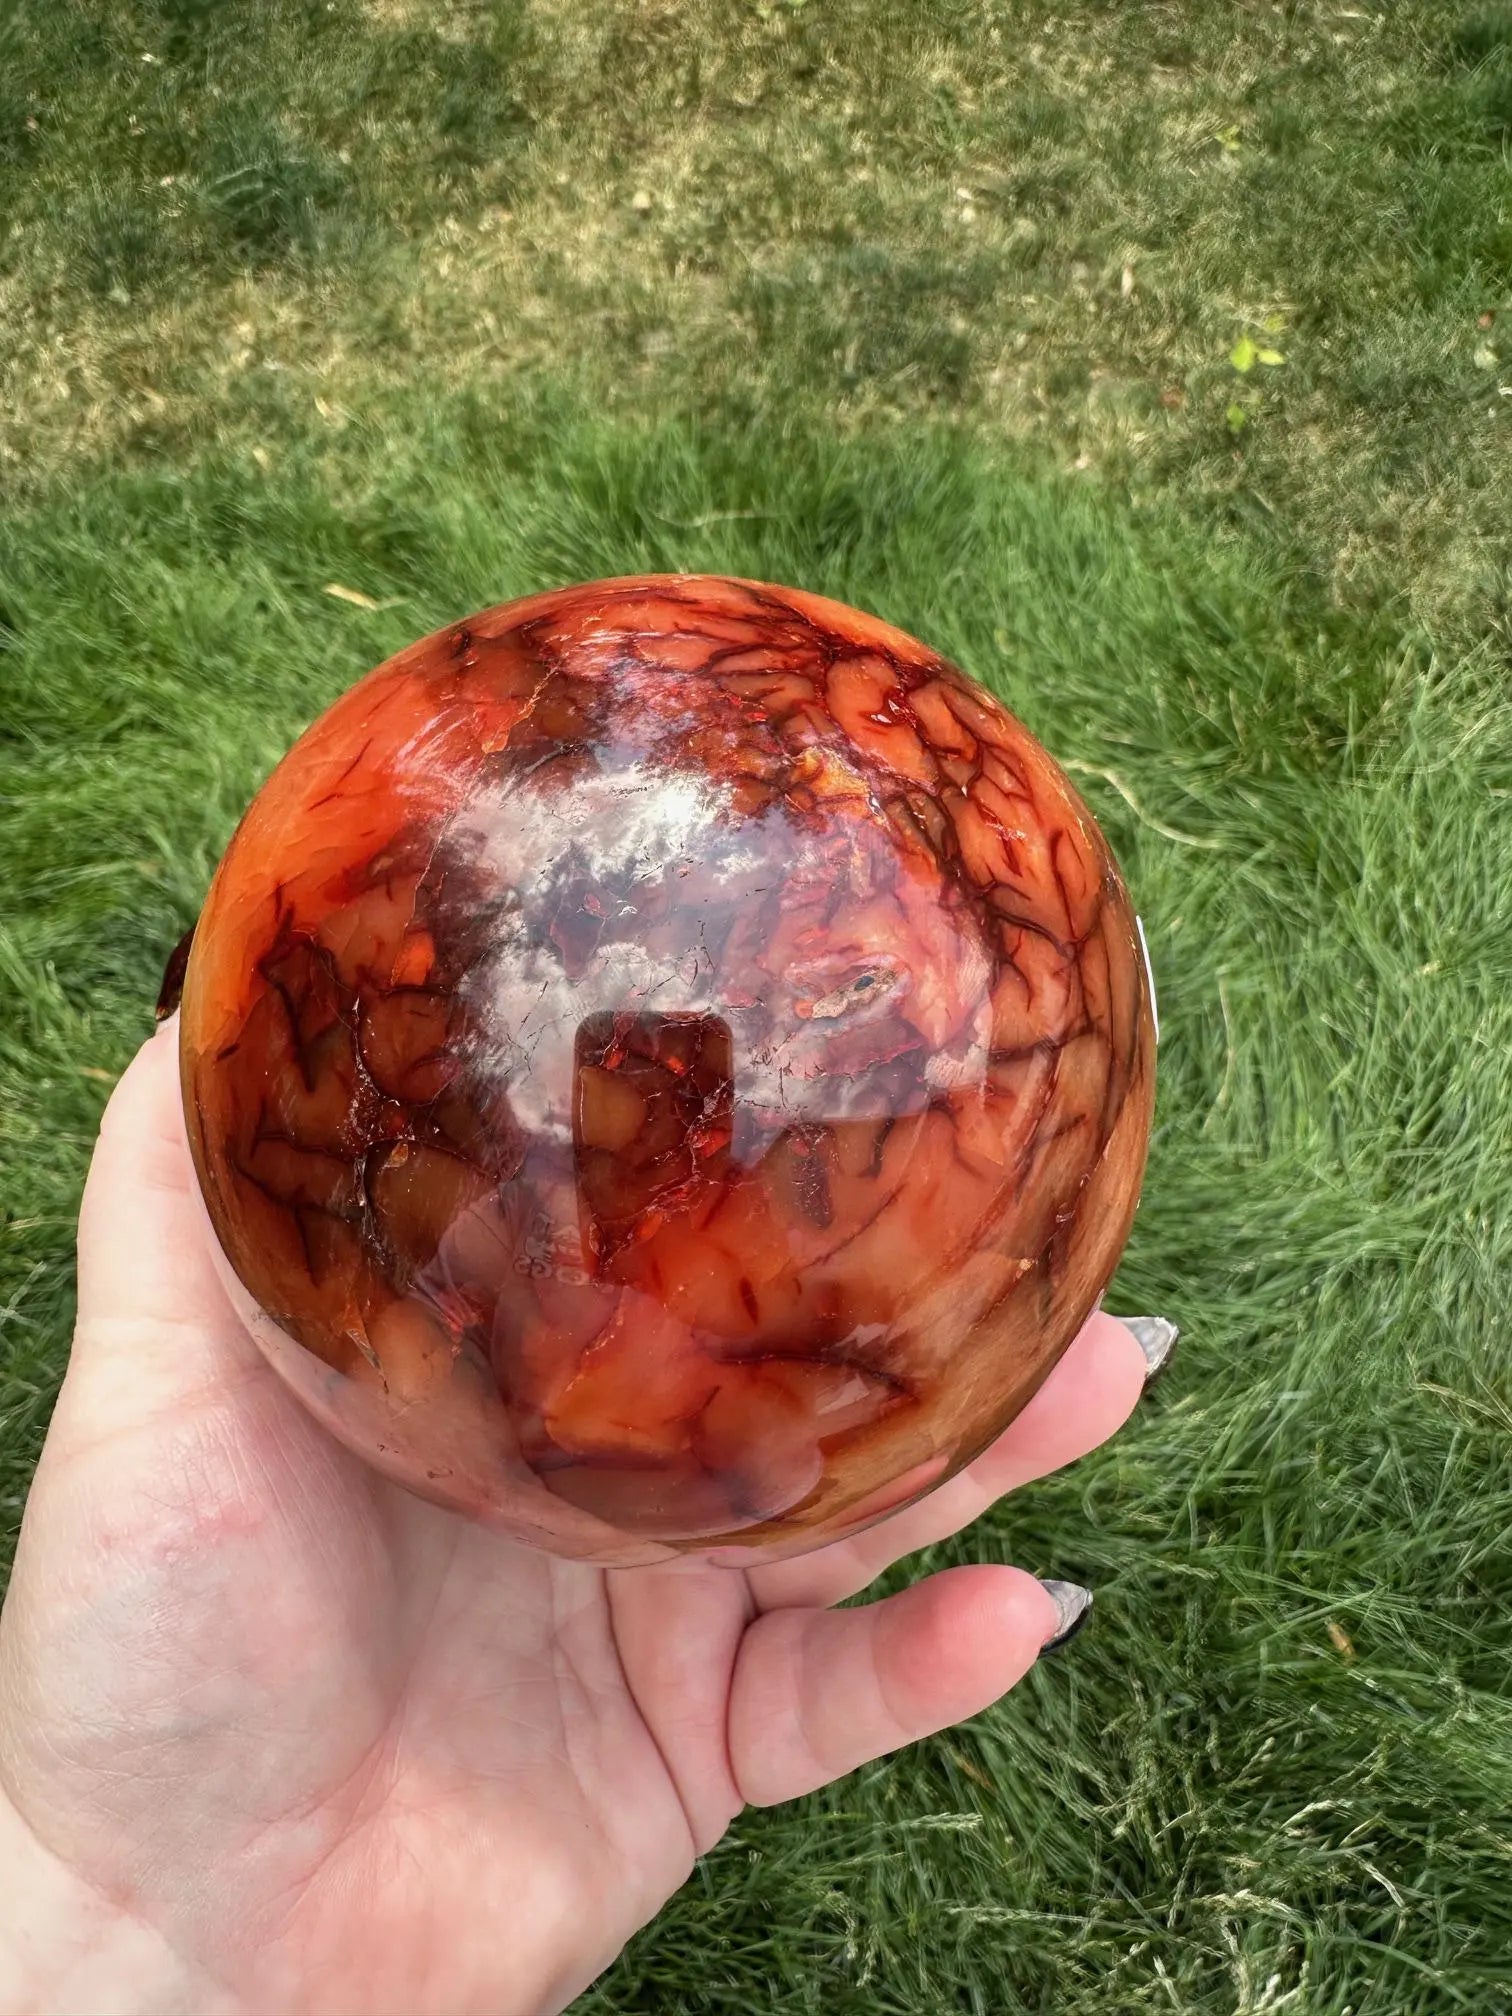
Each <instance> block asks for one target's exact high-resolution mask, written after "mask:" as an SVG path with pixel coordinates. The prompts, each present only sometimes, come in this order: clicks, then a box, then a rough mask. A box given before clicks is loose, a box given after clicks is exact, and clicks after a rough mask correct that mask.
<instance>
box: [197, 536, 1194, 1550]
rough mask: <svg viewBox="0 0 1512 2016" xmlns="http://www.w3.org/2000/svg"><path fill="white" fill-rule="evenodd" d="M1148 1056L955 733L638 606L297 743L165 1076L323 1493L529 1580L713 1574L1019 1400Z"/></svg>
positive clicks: (960, 1456)
mask: <svg viewBox="0 0 1512 2016" xmlns="http://www.w3.org/2000/svg"><path fill="white" fill-rule="evenodd" d="M1152 1007H1153V1004H1152V1001H1151V997H1150V991H1149V983H1148V974H1147V971H1146V968H1145V965H1144V962H1143V958H1142V952H1141V943H1140V939H1139V936H1138V934H1137V929H1136V920H1135V918H1134V916H1133V913H1132V911H1131V909H1130V905H1129V901H1128V897H1127V894H1126V892H1125V889H1124V885H1123V883H1122V881H1121V879H1120V877H1119V874H1118V870H1117V868H1116V866H1115V864H1114V862H1113V859H1112V856H1111V854H1110V853H1109V851H1108V848H1107V845H1106V843H1105V842H1104V840H1103V838H1102V835H1101V834H1100V833H1099V831H1098V828H1097V826H1096V824H1095V822H1094V820H1093V818H1092V816H1091V814H1090V813H1089V812H1088V810H1087V808H1086V806H1085V805H1084V804H1083V803H1082V801H1081V799H1080V798H1079V797H1078V795H1077V793H1076V792H1075V790H1074V789H1073V788H1072V786H1071V784H1070V783H1069V781H1068V780H1067V778H1066V777H1065V775H1064V774H1063V773H1062V771H1061V770H1060V769H1058V768H1057V766H1056V765H1055V763H1053V762H1052V761H1051V759H1050V757H1049V756H1048V755H1047V754H1046V753H1045V751H1044V750H1043V749H1042V748H1041V747H1040V745H1039V744H1038V743H1037V742H1036V741H1035V740H1034V738H1033V737H1032V736H1031V735H1030V734H1029V733H1028V731H1027V730H1026V729H1025V728H1024V727H1023V726H1022V725H1021V724H1020V723H1019V722H1018V721H1017V720H1015V719H1014V717H1013V716H1012V715H1011V714H1009V713H1008V712H1007V711H1006V710H1005V709H1004V708H1003V707H1002V706H1001V705H1000V703H999V702H998V701H997V700H995V699H994V698H993V697H992V696H991V695H990V694H989V693H987V692H986V691H985V690H984V689H983V688H982V687H981V686H979V685H977V684H976V683H975V682H974V681H972V680H971V679H969V678H967V677H966V676H965V675H964V674H963V673H961V672H960V671H958V670H957V669H956V668H955V667H954V666H952V665H950V664H948V663H946V662H945V661H944V660H942V659H941V658H939V657H938V656H937V655H936V654H935V653H934V652H932V651H930V650H928V649H926V647H925V646H924V645H922V644H920V643H918V642H916V641H915V640H914V639H913V638H911V637H908V636H906V635H904V634H903V633H902V632H901V631H898V630H895V629H893V628H891V627H890V626H889V625H887V624H885V623H882V622H879V621H878V620H876V619H875V618H874V617H871V616H866V615H863V614H861V613H859V612H858V611H856V610H854V609H849V608H845V607H843V606H841V605H840V604H838V603H835V602H830V601H825V600H823V599H821V598H820V597H818V596H815V595H809V594H805V593H801V592H799V591H797V590H795V589H790V588H779V587H773V586H769V585H765V584H761V583H757V582H752V581H741V580H731V579H722V578H706V577H702V576H693V575H670V576H650V577H644V578H632V579H623V580H613V581H598V582H593V583H590V584H588V585H587V586H582V587H574V588H566V589H562V590H559V591H556V592H554V593H549V594H543V595H535V596H530V597H527V598H526V599H524V600H522V601H517V602H512V603H508V604H506V605H505V606H504V607H502V608H498V609H493V610H490V611H489V612H488V613H487V614H485V615H481V616H476V617H472V618H470V619H469V620H468V621H466V622H463V623H456V624H453V625H452V626H451V627H450V628H448V629H446V630H442V631H438V632H437V633H436V634H435V635H434V636H432V637H428V638H426V639H424V640H423V641H422V642H420V643H418V644H415V645H413V646H412V647H411V648H410V649H408V650H406V651H402V652H400V653H399V655H398V656H397V657H395V658H392V659H390V660H389V661H388V663H387V664H385V665H382V666H380V667H379V668H378V670H377V671H375V672H373V673H371V674H369V676H368V677H367V678H365V679H363V680H362V681H360V682H359V683H358V684H357V685H356V686H354V687H353V688H352V689H351V690H350V691H349V692H348V693H346V694H345V695H344V696H343V697H342V698H341V699H340V700H338V701H337V702H336V704H335V705H334V706H333V707H332V708H330V710H329V711H328V712H327V713H325V714H324V715H322V716H321V718H320V719H319V720H318V721H317V722H316V723H315V725H314V726H313V727H312V728H311V729H310V730H309V731H308V732H307V733H306V734H305V735H303V736H302V737H301V738H300V739H299V741H298V742H297V743H296V744H295V745H294V747H293V748H292V749H291V750H290V752H289V754H288V755H287V756H286V757H285V758H284V760H283V761H282V762H281V763H280V764H279V766H278V768H277V769H276V770H275V771H274V773H273V775H272V776H271V777H270V778H269V780H268V782H267V784H266V785H265V786H264V787H263V789H262V791H261V792H260V793H259V794H258V796H257V798H256V799H255V800H254V802H253V804H252V806H251V808H250V810H249V811H248V812H247V814H246V817H245V818H244V819H243V820H242V823H241V825H240V826H239V828H238V829H237V832H236V834H235V836H234V837H233V839H232V841H231V844H230V846H229V848H228V849H227V851H226V854H225V858H224V859H223V860H222V862H221V864H220V867H219V869H218V871H217V873H216V876H215V879H214V882H213V884H212V886H211V889H210V893H209V896H208V899H207V901H206V903H205V907H204V912H203V914H202V916H201V919H200V922H199V924H198V927H197V929H196V933H195V937H194V943H193V948H192V952H191V954H190V958H189V963H188V970H187V974H186V976H185V980H184V988H183V998H182V1020H181V1046H182V1047H181V1062H182V1076H183V1088H184V1097H185V1108H186V1114H187V1119H188V1127H189V1138H190V1143H191V1147H192V1150H193V1155H194V1161H195V1166H196V1169H197V1171H198V1174H199V1179H200V1185H201V1189H202V1192H203V1196H204V1200H205V1204H206V1206H207V1209H208V1213H209V1218H210V1220H211V1223H212V1225H213V1229H214V1232H215V1234H216V1237H217V1240H218V1243H219V1248H220V1257H221V1259H222V1262H223V1270H222V1271H223V1273H224V1274H225V1277H226V1280H227V1285H228V1288H229V1289H230V1290H231V1292H232V1294H233V1298H234V1299H235V1300H236V1302H237V1304H238V1306H239V1308H240V1309H241V1311H242V1313H243V1315H244V1317H245V1320H246V1321H247V1323H248V1325H249V1327H250V1328H251V1329H252V1330H253V1332H254V1334H255V1335H256V1336H257V1338H258V1340H259V1342H260V1343H261V1345H262V1347H263V1349H264V1350H265V1351H266V1352H267V1353H268V1355H269V1357H270V1358H271V1359H272V1361H273V1363H274V1364H275V1365H276V1366H277V1368H278V1370H279V1371H280V1372H281V1373H282V1374H283V1376H284V1377H285V1378H286V1379H287V1380H288V1382H289V1383H290V1385H291V1386H292V1387H293V1388H294V1389H295V1390H296V1391H297V1392H298V1393H299V1394H300V1395H301V1396H302V1398H303V1399H304V1401H305V1402H306V1403H307V1404H308V1406H309V1407H310V1408H311V1409H312V1410H313V1411H314V1412H315V1413H316V1414H317V1415H318V1416H319V1417H320V1418H321V1419H322V1420H323V1421H324V1422H325V1423H326V1424H327V1426H328V1427H329V1428H330V1429H331V1430H332V1431H333V1432H334V1433H335V1434H336V1435H337V1436H338V1437H340V1438H341V1440H342V1441H344V1442H345V1443H346V1444H348V1445H349V1446H350V1447H351V1448H352V1449H353V1450H355V1451H357V1452H359V1453H360V1454H361V1455H362V1456H364V1457H366V1458H367V1459H369V1460H370V1461H371V1462H372V1463H374V1464H376V1465H377V1466H378V1467H379V1468H381V1469H382V1470H384V1471H386V1472H387V1473H388V1474H389V1475H391V1476H392V1477H394V1478H396V1479H398V1480H399V1481H400V1482H402V1483H404V1484H406V1485H408V1486H410V1487H411V1488H412V1489H414V1490H416V1491H418V1492H421V1493H423V1494H424V1495H425V1496H427V1497H430V1498H433V1499H436V1500H439V1501H440V1502H441V1503H443V1504H445V1505H448V1506H451V1507H453V1508H455V1509H456V1510H458V1511H461V1512H464V1513H468V1514H471V1515H473V1516H474V1517H476V1518H479V1519H482V1520H485V1521H487V1522H489V1523H491V1524H493V1525H496V1526H498V1527H500V1528H502V1529H503V1530H504V1531H505V1532H507V1533H510V1534H512V1535H514V1536H515V1537H517V1538H519V1539H521V1540H527V1541H531V1542H533V1543H535V1544H537V1545H539V1546H542V1547H545V1548H548V1549H550V1550H552V1551H553V1552H555V1553H559V1554H565V1555H570V1556H576V1557H578V1558H580V1559H584V1560H593V1561H600V1562H605V1563H616V1564H625V1563H631V1562H642V1561H651V1560H656V1559H660V1558H664V1557H666V1556H668V1555H670V1554H672V1553H676V1552H687V1551H690V1550H696V1551H700V1552H706V1553H708V1554H710V1555H711V1556H712V1557H713V1558H715V1559H717V1560H722V1561H726V1562H731V1563H741V1564H744V1563H750V1562H754V1561H757V1560H760V1559H770V1558H774V1557H777V1556H780V1555H783V1554H791V1553H797V1552H801V1551H803V1550H805V1549H807V1548H809V1547H813V1546H817V1545H819V1544H821V1543H822V1542H824V1541H826V1540H829V1539H833V1538H834V1537H835V1536H837V1535H839V1534H842V1533H847V1532H853V1531H855V1530H857V1529H858V1528H860V1527H861V1526H864V1525H866V1524H867V1523H869V1522H870V1521H872V1520H874V1519H876V1518H879V1517H881V1516H882V1515H883V1514H884V1513H886V1512H889V1511H893V1510H895V1509H897V1507H899V1506H900V1505H902V1504H905V1503H907V1502H908V1501H909V1500H910V1499H913V1498H916V1497H918V1496H920V1495H921V1494H922V1493H923V1492H925V1491H927V1490H929V1489H931V1488H932V1487H933V1486H935V1485H937V1484H939V1483H940V1482H941V1481H942V1480H943V1479H944V1478H946V1477H948V1476H949V1475H950V1474H951V1473H952V1472H953V1471H954V1470H956V1469H957V1468H959V1466H960V1465H961V1464H962V1463H964V1462H966V1461H968V1460H969V1459H970V1458H971V1457H972V1456H974V1455H976V1454H977V1453H978V1452H979V1451H980V1450H981V1449H982V1448H983V1447H984V1446H985V1445H986V1444H987V1443H988V1442H989V1441H990V1440H991V1439H992V1438H993V1437H994V1436H995V1435H997V1434H998V1433H999V1432H1000V1431H1001V1430H1002V1429H1003V1428H1004V1427H1005V1426H1006V1425H1007V1423H1008V1422H1009V1421H1010V1420H1012V1418H1013V1416H1014V1415H1015V1414H1016V1413H1017V1412H1018V1410H1019V1409H1020V1408H1021V1407H1022V1406H1023V1405H1024V1403H1025V1402H1026V1401H1027V1400H1028V1399H1029V1397H1030V1396H1031V1395H1032V1394H1033V1393H1034V1391H1035V1390H1036V1388H1037V1387H1038V1386H1039V1385H1040V1383H1041V1381H1042V1380H1043V1379H1044V1378H1045V1376H1046V1374H1047V1373H1048V1372H1049V1371H1050V1369H1051V1367H1052V1366H1053V1365H1054V1363H1055V1361H1056V1359H1057V1358H1058V1357H1059V1356H1060V1354H1061V1352H1062V1351H1063V1350H1064V1348H1065V1346H1066V1345H1067V1343H1068V1342H1069V1341H1070V1339H1071V1338H1072V1336H1073V1335H1074V1334H1075V1333H1076V1331H1077V1330H1078V1328H1079V1327H1080V1326H1081V1324H1082V1323H1083V1321H1084V1320H1085V1319H1086V1317H1087V1315H1088V1314H1089V1312H1090V1311H1091V1310H1092V1308H1093V1307H1094V1305H1095V1304H1096V1302H1097V1299H1098V1297H1099V1296H1100V1295H1101V1293H1102V1291H1103V1289H1104V1288H1105V1287H1106V1285H1107V1282H1108V1279H1109V1277H1110V1275H1111V1273H1112V1271H1113V1268H1114V1266H1115V1264H1116V1262H1117V1259H1118V1255H1119V1253H1120V1250H1121V1248H1122V1246H1123V1243H1124V1241H1125V1239H1126V1237H1127V1235H1128V1230H1129V1225H1130V1221H1131V1219H1132V1217H1133V1213H1134V1209H1135V1205H1136V1202H1137V1198H1138V1192H1139V1185H1140V1180H1141V1177H1142V1173H1143V1168H1144V1161H1145V1153H1146V1147H1147V1143H1148V1136H1149V1126H1150V1117H1151V1108H1152V1103H1153V1098H1154V1036H1155V1032H1154V1022H1153V1012H1152ZM224 1263H229V1264H224Z"/></svg>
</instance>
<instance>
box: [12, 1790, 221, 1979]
mask: <svg viewBox="0 0 1512 2016" xmlns="http://www.w3.org/2000/svg"><path fill="white" fill-rule="evenodd" d="M0 1869H4V1870H5V1872H6V1880H5V1891H4V1897H3V1900H0V2016H236V2008H237V2005H236V2004H235V2003H234V2002H233V2000H232V1998H231V1997H230V1996H228V1995H227V1994H226V1993H225V1991H224V1990H223V1989H222V1988H221V1987H220V1986H219V1985H218V1984H217V1983H215V1982H213V1981H211V1980H209V1979H208V1978H207V1977H206V1976H205V1975H204V1974H203V1973H201V1972H200V1971H199V1970H198V1969H197V1968H194V1967H191V1966H188V1965H186V1964H185V1962H184V1961H183V1960H182V1959H181V1958H180V1957H179V1956H178V1955H177V1954H176V1953H174V1951H173V1949H172V1948H171V1947H170V1946H169V1944H168V1942H167V1941H166V1940H165V1939H164V1938H163V1937H162V1936H161V1934H160V1933H158V1932H155V1931H154V1930H153V1929H152V1927H151V1926H150V1925H146V1924H144V1923H143V1922H142V1921H141V1920H140V1919H137V1918H133V1917H132V1916H131V1914H130V1912H129V1911H128V1910H126V1909H125V1908H124V1907H123V1906H120V1905H115V1904H112V1903H111V1901H110V1900H109V1899H108V1898H106V1897H104V1896H102V1895H101V1894H100V1892H99V1891H97V1890H95V1889H94V1888H92V1886H91V1885H90V1884H88V1883H86V1882H84V1881H83V1880H82V1879H81V1878H79V1877H78V1876H75V1875H74V1874H73V1873H72V1871H70V1870H69V1869H68V1868H67V1867H66V1866H65V1865H64V1864H63V1863H62V1862H61V1861H60V1860H59V1859H58V1857H57V1856H56V1855H54V1854H53V1853H52V1851H51V1850H50V1849H48V1848H46V1847H44V1846H43V1844H42V1843H41V1842H40V1841H39V1840H38V1839H37V1837H36V1836H35V1834H33V1833H32V1831H31V1829H30V1828H29V1827H28V1826H27V1824H26V1822H25V1821H24V1820H23V1819H22V1817H21V1815H20V1814H19V1813H18V1812H17V1811H16V1808H15V1807H14V1806H13V1805H12V1804H11V1802H10V1800H9V1799H8V1798H7V1797H6V1795H5V1793H4V1791H3V1790H0Z"/></svg>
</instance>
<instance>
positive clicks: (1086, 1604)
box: [1039, 1576, 1092, 1659]
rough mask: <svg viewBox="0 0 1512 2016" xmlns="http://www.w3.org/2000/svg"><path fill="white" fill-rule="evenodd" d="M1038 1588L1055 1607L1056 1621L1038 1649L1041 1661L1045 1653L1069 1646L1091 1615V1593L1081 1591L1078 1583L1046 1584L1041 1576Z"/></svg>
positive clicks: (1085, 1590)
mask: <svg viewBox="0 0 1512 2016" xmlns="http://www.w3.org/2000/svg"><path fill="white" fill-rule="evenodd" d="M1040 1587H1041V1589H1043V1590H1044V1591H1045V1593H1046V1594H1047V1595H1048V1596H1049V1598H1050V1600H1051V1602H1052V1603H1053V1604H1054V1605H1055V1613H1056V1617H1057V1619H1058V1622H1057V1623H1056V1626H1055V1629H1054V1631H1053V1632H1052V1633H1051V1635H1050V1636H1049V1637H1048V1638H1047V1639H1046V1640H1045V1642H1044V1644H1043V1645H1041V1647H1040V1649H1039V1656H1040V1658H1041V1659H1043V1658H1044V1656H1045V1654H1046V1653H1047V1652H1059V1650H1060V1649H1061V1647H1062V1645H1069V1644H1070V1643H1071V1640H1072V1639H1073V1638H1074V1637H1075V1636H1076V1634H1077V1632H1078V1631H1080V1629H1081V1628H1082V1626H1083V1624H1085V1623H1086V1621H1087V1619H1088V1618H1089V1617H1090V1616H1091V1615H1092V1591H1091V1590H1090V1589H1083V1587H1082V1586H1081V1584H1080V1583H1079V1582H1048V1581H1046V1580H1045V1578H1044V1577H1043V1576H1041V1577H1040Z"/></svg>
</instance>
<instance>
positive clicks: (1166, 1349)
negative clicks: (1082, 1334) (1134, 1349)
mask: <svg viewBox="0 0 1512 2016" xmlns="http://www.w3.org/2000/svg"><path fill="white" fill-rule="evenodd" d="M1118 1321H1119V1322H1120V1323H1122V1325H1123V1326H1124V1328H1125V1330H1127V1331H1128V1332H1129V1335H1130V1336H1131V1337H1132V1338H1133V1339H1134V1342H1135V1343H1136V1344H1137V1345H1138V1346H1139V1348H1140V1350H1141V1351H1143V1353H1144V1356H1145V1390H1146V1391H1147V1392H1148V1390H1149V1389H1150V1387H1152V1386H1153V1385H1154V1384H1155V1381H1156V1380H1157V1379H1158V1378H1159V1377H1160V1375H1161V1373H1162V1372H1164V1370H1165V1369H1166V1367H1167V1365H1169V1364H1170V1362H1171V1360H1172V1358H1173V1357H1174V1356H1175V1353H1176V1339H1177V1338H1178V1337H1179V1336H1180V1335H1181V1332H1180V1331H1179V1330H1178V1329H1177V1327H1176V1325H1175V1324H1174V1323H1173V1322H1172V1321H1171V1319H1170V1317H1169V1316H1120V1317H1119V1318H1118Z"/></svg>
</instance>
